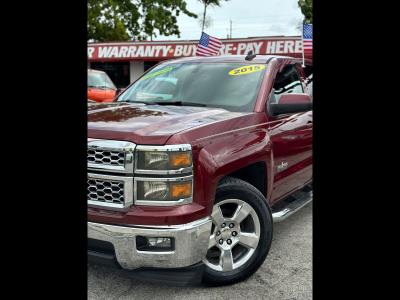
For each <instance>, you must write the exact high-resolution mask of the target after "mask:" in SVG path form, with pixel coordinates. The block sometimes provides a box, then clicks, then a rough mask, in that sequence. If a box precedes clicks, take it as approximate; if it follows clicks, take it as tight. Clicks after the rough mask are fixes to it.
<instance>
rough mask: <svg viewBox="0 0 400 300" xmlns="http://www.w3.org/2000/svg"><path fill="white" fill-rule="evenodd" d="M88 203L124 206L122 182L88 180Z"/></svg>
mask: <svg viewBox="0 0 400 300" xmlns="http://www.w3.org/2000/svg"><path fill="white" fill-rule="evenodd" d="M87 193H88V194H87V198H88V201H100V202H106V203H116V204H124V182H123V181H116V180H101V179H93V178H92V179H88V191H87Z"/></svg>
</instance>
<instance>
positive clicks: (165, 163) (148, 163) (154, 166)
mask: <svg viewBox="0 0 400 300" xmlns="http://www.w3.org/2000/svg"><path fill="white" fill-rule="evenodd" d="M136 150H137V157H136V170H135V172H136V173H141V174H143V173H148V174H177V173H184V172H190V171H191V168H192V149H191V146H190V145H186V144H185V145H167V146H137V148H136Z"/></svg>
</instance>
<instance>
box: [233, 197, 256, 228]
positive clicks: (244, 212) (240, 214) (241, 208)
mask: <svg viewBox="0 0 400 300" xmlns="http://www.w3.org/2000/svg"><path fill="white" fill-rule="evenodd" d="M252 210H253V209H252V208H251V206H250V205H248V204H247V203H245V202H243V203H242V204H239V205H238V207H237V209H236V211H235V214H234V215H233V217H232V220H234V221H235V222H237V223H238V224H240V223H241V222H242V221H243V220H244V219H246V217H247V216H248V215H249V213H250V212H251V211H252Z"/></svg>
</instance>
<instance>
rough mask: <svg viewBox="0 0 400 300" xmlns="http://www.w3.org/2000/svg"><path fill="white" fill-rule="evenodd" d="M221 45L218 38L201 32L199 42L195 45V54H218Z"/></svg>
mask: <svg viewBox="0 0 400 300" xmlns="http://www.w3.org/2000/svg"><path fill="white" fill-rule="evenodd" d="M221 47H222V43H221V41H220V40H219V39H217V38H216V37H213V36H211V35H208V34H207V33H205V32H202V33H201V38H200V41H199V44H198V45H197V50H196V56H212V55H218V53H219V49H220V48H221Z"/></svg>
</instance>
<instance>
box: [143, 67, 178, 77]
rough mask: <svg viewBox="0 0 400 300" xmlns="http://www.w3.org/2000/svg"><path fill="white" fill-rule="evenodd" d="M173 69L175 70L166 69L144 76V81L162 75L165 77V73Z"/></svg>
mask: <svg viewBox="0 0 400 300" xmlns="http://www.w3.org/2000/svg"><path fill="white" fill-rule="evenodd" d="M172 69H173V67H166V68H164V69H161V70H160V71H156V72H152V73H149V74H147V75H145V76H143V77H142V79H149V78H153V77H156V76H160V75H163V74H165V73H168V72H170V71H172Z"/></svg>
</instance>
